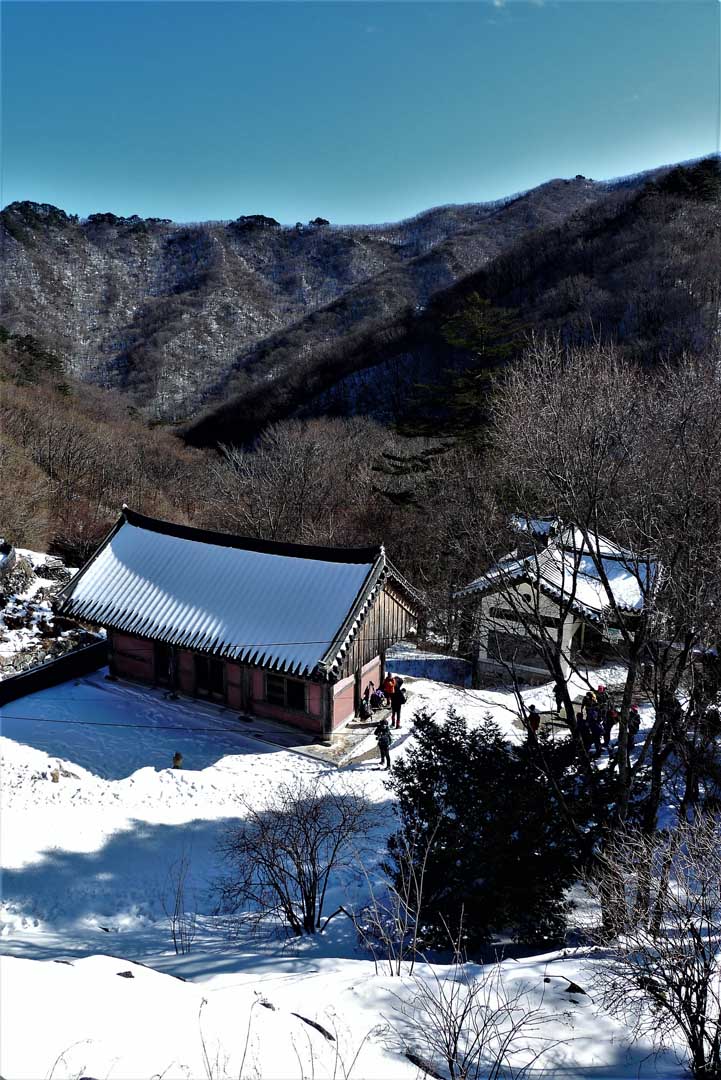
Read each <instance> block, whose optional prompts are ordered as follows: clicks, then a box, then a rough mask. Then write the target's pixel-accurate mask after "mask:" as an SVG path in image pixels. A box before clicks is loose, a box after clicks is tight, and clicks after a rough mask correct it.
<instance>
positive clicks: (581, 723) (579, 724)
mask: <svg viewBox="0 0 721 1080" xmlns="http://www.w3.org/2000/svg"><path fill="white" fill-rule="evenodd" d="M576 731H577V732H578V737H579V739H580V740H581V742H582V743H583V746H584V748H585V749H586V750H588V747H589V744H590V741H591V740H590V734H591V733H590V731H589V728H588V721H587V720H586V717H585V716H584V715H583V713H582V712H577V713H576Z"/></svg>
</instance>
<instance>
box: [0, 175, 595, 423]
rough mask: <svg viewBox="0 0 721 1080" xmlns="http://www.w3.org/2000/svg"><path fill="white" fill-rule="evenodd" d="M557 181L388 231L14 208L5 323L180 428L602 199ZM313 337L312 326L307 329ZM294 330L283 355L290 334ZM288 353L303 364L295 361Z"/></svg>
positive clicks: (588, 185)
mask: <svg viewBox="0 0 721 1080" xmlns="http://www.w3.org/2000/svg"><path fill="white" fill-rule="evenodd" d="M607 189H608V186H607V185H605V184H596V183H593V182H592V181H587V180H584V179H577V180H575V181H563V180H554V181H551V182H549V183H547V184H544V185H542V186H541V187H539V188H537V189H535V190H533V191H531V192H528V193H526V194H524V195H521V196H518V197H514V198H511V199H509V200H506V201H502V202H501V203H495V204H478V205H475V204H473V205H468V206H458V207H445V208H439V209H436V210H430V211H428V212H426V213H424V214H421V215H419V216H418V217H416V218H414V219H411V220H408V221H406V222H402V223H399V224H392V225H388V226H369V227H365V226H351V227H331V226H329V225H328V223H327V222H324V221H323V219H320V218H319V219H316V220H315V221H313V222H310V223H309V224H307V225H297V226H295V227H290V228H289V227H281V226H280V225H279V224H278V223H277V222H276V221H274V219H272V218H267V217H263V216H261V215H253V216H245V217H241V218H239V219H238V220H236V221H232V222H227V223H217V222H208V223H200V224H192V225H179V224H174V223H173V222H170V221H166V220H161V219H157V218H151V219H141V218H138V217H131V218H119V217H116V216H115V215H113V214H93V215H91V216H90V217H89V218H87V219H86V220H78V219H77V218H76V217H74V216H72V215H68V214H66V213H65V212H64V211H62V210H59V209H57V208H56V207H53V206H49V205H46V204H42V205H40V204H36V203H29V202H20V203H13V204H11V205H10V206H8V207H6V208H5V210H3V211H2V213H1V214H0V265H1V267H2V275H3V282H4V286H3V296H2V310H1V312H0V322H2V324H3V325H4V326H6V327H7V328H8V329H9V330H10V331H12V332H13V333H15V334H31V335H32V336H33V337H34V338H35V339H36V340H37V341H38V342H39V343H40V344H41V345H42V346H43V347H45V348H46V349H49V350H51V351H52V352H53V353H55V354H56V355H57V356H59V357H60V358H61V360H62V363H63V365H64V367H65V370H66V372H67V373H68V374H70V375H72V376H74V377H76V378H79V379H81V380H84V381H87V382H92V383H96V384H98V385H101V386H106V387H111V388H114V389H121V390H124V391H126V392H128V393H129V394H130V395H131V396H132V397H133V398H134V399H135V401H136V402H137V403H138V405H139V406H140V407H141V408H142V410H143V411H144V412H145V413H146V415H147V416H148V417H151V418H157V419H162V420H166V421H178V420H182V419H188V418H190V417H193V416H194V415H195V414H196V413H197V412H198V410H199V409H200V408H201V407H202V406H204V405H205V404H206V403H208V402H212V401H217V400H220V399H222V398H223V397H225V395H226V393H227V392H228V390H229V383H230V384H231V388H232V392H233V393H234V394H237V393H238V392H239V391H240V390H241V389H242V388H243V386H244V385H245V383H244V380H245V382H246V383H247V381H248V379H250V380H251V381H255V379H256V378H258V377H260V378H262V380H263V382H264V384H266V386H267V379H268V377H269V376H271V377H272V376H273V372H274V371H276V370H280V369H283V370H284V369H285V367H287V365H288V362H289V361H292V364H293V365H295V363H296V361H298V362H299V363H300V365H301V367H302V360H303V357H304V356H305V355H306V354H309V353H314V352H315V351H316V350H317V349H318V348H319V347H324V348H325V347H328V346H329V345H332V344H334V343H341V342H343V343H344V344H343V346H342V349H341V351H345V349H346V345H345V341H346V339H348V340H349V341H351V342H352V340H353V338H354V336H357V335H358V334H359V333H367V332H368V331H369V330H370V329H372V328H374V327H377V326H380V325H381V324H386V323H388V322H393V321H395V320H396V319H397V318H398V317H399V316H401V315H402V314H403V313H408V312H413V311H415V310H417V309H418V308H420V307H423V306H425V305H426V304H427V303H428V301H429V299H430V298H431V297H432V296H433V295H434V294H435V293H436V292H438V290H440V289H445V288H448V286H449V285H452V284H453V283H454V282H456V281H457V280H459V279H460V278H462V277H464V276H465V275H467V274H469V273H471V272H472V271H474V270H477V269H478V268H479V267H482V266H483V265H485V264H486V263H487V262H488V260H489V259H491V258H493V257H494V256H496V255H498V254H499V252H502V251H504V250H505V249H506V248H507V247H508V246H509V245H511V244H513V243H515V242H516V241H518V239H519V238H520V237H522V236H523V235H525V234H526V233H527V232H528V231H529V230H535V229H538V228H545V227H548V226H549V225H553V224H558V223H559V222H561V221H563V220H565V218H567V217H568V216H569V215H570V214H572V213H574V212H575V211H578V210H579V209H580V208H583V207H586V206H589V205H592V204H594V203H596V202H597V201H598V200H599V199H602V198H604V196H605V195H606V192H607ZM299 327H302V329H298V328H299ZM287 332H291V336H290V338H289V340H288V345H287V348H286V345H285V343H284V335H285V334H286V333H287ZM288 350H290V352H292V357H289V355H288Z"/></svg>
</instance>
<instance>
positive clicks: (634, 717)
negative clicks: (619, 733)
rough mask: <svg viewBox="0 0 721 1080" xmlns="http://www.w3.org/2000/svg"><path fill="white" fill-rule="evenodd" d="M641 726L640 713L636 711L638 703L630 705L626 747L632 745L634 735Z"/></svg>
mask: <svg viewBox="0 0 721 1080" xmlns="http://www.w3.org/2000/svg"><path fill="white" fill-rule="evenodd" d="M640 727H641V714H640V712H639V711H638V705H632V706H631V708H630V709H629V710H628V748H629V750H630V749H631V748H632V747H633V744H634V742H635V741H636V736H637V735H638V733H639V730H640Z"/></svg>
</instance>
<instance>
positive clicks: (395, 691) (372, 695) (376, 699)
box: [360, 672, 406, 728]
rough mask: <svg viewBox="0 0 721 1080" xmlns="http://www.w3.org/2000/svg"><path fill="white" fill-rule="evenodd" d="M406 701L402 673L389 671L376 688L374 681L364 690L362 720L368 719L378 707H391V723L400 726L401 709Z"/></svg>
mask: <svg viewBox="0 0 721 1080" xmlns="http://www.w3.org/2000/svg"><path fill="white" fill-rule="evenodd" d="M405 703H406V691H405V687H404V686H403V679H402V678H401V677H400V675H391V674H390V672H388V673H387V674H386V676H385V678H384V679H383V681H382V682H381V684H380V686H379V687H378V688H377V689H376V687H375V685H374V683H372V682H369V683H368V684H367V686H366V688H365V690H364V691H363V698H362V700H361V704H360V718H361V720H368V719H369V718H370V716H371V715H372V714H373V712H375V711H376V710H377V709H385V708H388V707H390V710H391V724H392V725H393V726H394V727H397V728H399V727H400V726H401V709H402V708H403V706H404V705H405Z"/></svg>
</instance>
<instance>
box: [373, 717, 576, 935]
mask: <svg viewBox="0 0 721 1080" xmlns="http://www.w3.org/2000/svg"><path fill="white" fill-rule="evenodd" d="M415 724H416V732H415V734H416V739H415V742H414V746H413V748H412V749H411V750H410V751H409V753H408V754H407V755H406V756H405V758H404V759H403V760H401V761H400V762H398V763H397V764H396V765H395V767H394V770H393V775H392V778H391V781H390V786H391V788H392V790H393V791H394V792H395V794H396V795H397V796H398V799H399V804H400V815H401V819H402V826H401V829H400V831H399V832H397V833H396V834H394V835H393V836H392V837H391V839H390V841H389V859H388V861H387V864H386V867H385V869H386V872H387V873H388V874H389V876H390V877H391V878H392V879H393V881H394V885H395V886H396V887H397V888H401V887H402V882H403V880H406V881H407V880H408V879H409V875H408V872H407V869H404V865H403V860H404V859H407V858H408V857H409V855H408V853H409V852H410V853H412V854H411V856H410V857H411V858H412V859H413V861H414V862H416V863H417V866H416V869H417V870H419V869H420V863H421V860H423V859H424V858H425V859H426V863H425V870H424V888H423V896H422V897H421V898H420V905H421V920H420V921H421V934H422V940H423V942H424V944H425V945H427V946H436V947H444V946H448V944H449V935H451V936H455V935H456V934H457V933H458V932H459V929H460V927H461V925H462V926H463V936H464V943H465V945H466V946H467V947H468V948H470V949H473V948H475V947H477V946H479V945H482V944H484V943H487V942H489V941H491V940H493V938H494V936H496V935H499V934H504V935H505V934H508V933H510V934H511V935H512V936H513V937H514V939H515V940H523V941H534V942H539V941H544V940H552V939H558V938H559V937H561V936H562V935H563V933H564V929H565V920H566V914H567V911H568V902H567V900H566V895H565V894H566V890H567V888H568V886H569V885H570V884H571V882H572V881H573V879H574V876H575V869H576V867H577V865H578V862H579V860H580V859H582V858H583V855H584V854H585V852H584V851H583V850H582V849H583V846H584V845H583V844H582V843H579V840H578V838H577V837H576V836H574V835H571V834H570V832H569V830H568V828H567V826H566V824H565V819H564V815H563V814H562V813H561V812H560V810H559V805H558V799H559V797H565V796H570V797H577V802H578V803H580V802H581V801H582V796H581V795H580V793H579V792H576V791H575V787H576V779H575V775H574V771H573V769H572V768H571V766H572V762H573V759H574V754H575V751H574V748H573V746H572V744H571V743H570V741H567V740H564V741H562V742H560V743H559V744H558V745H557V746H553V745H551V744H550V743H549V742H548V740H546V739H544V738H543V737H541V738H540V739H536V738H535V737H533V738H532V740H531V741H529V743H528V744H526V745H524V746H519V747H511V746H509V745H508V744H507V743H506V742H505V741H504V740H503V738H502V736H501V732H500V730H499V728H498V727H497V726H496V725H495V724H494V723H492V722H491V721H490V720H488V721H486V722H484V723H482V724H480V725H479V726H476V727H473V728H469V727H468V726H467V725H466V722H465V720H464V719H462V718H461V717H460V716H458V715H457V714H455V713H454V712H452V711H451V712H449V714H448V717H447V719H446V721H445V722H436V721H435V720H434V719H432V718H431V716H429V715H428V714H419V715H418V716H417V717H416V719H415ZM540 754H543V756H544V765H545V766H548V765H549V762H550V764H551V767H552V769H553V771H554V774H555V775H556V776H557V777H558V780H559V783H560V786H559V788H558V791H557V792H556V791H554V788H553V786H552V785H549V783H548V780H547V779H546V777H545V776H544V775H543V773H542V772H541V769H540V768H539V755H540ZM575 809H576V811H577V812H578V811H579V806H578V805H577V806H576V808H575ZM587 816H588V817H589V818H590V816H591V815H590V811H589V813H588V815H587ZM589 841H590V842H592V840H591V834H590V833H589ZM411 878H412V875H411ZM414 901H415V902H417V901H418V898H414Z"/></svg>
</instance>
